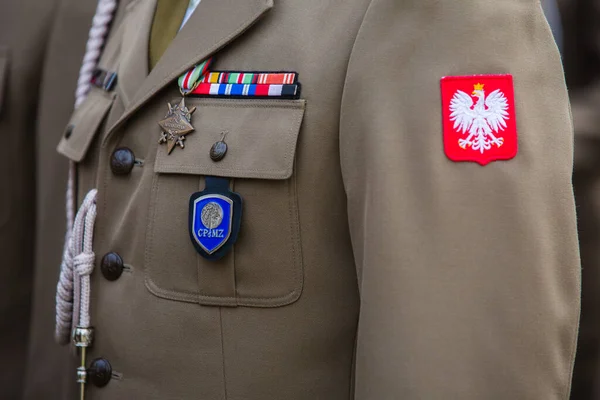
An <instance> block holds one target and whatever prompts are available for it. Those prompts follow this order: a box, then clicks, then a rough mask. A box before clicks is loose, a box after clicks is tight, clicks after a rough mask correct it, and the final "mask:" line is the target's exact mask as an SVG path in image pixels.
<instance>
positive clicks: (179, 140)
mask: <svg viewBox="0 0 600 400" xmlns="http://www.w3.org/2000/svg"><path fill="white" fill-rule="evenodd" d="M167 105H168V106H169V112H168V113H167V115H166V116H165V119H163V120H161V121H158V125H160V127H161V128H162V130H163V131H162V133H161V135H160V139H159V140H158V143H160V144H163V143H167V153H168V154H171V152H172V151H173V149H174V148H175V146H177V145H178V146H179V147H181V148H182V149H183V148H184V147H185V145H184V144H183V141H184V140H185V136H186V135H187V134H189V133H192V132H193V131H194V127H193V126H192V114H193V113H194V111H196V107H192V109H191V110H189V109H188V108H187V107H186V106H185V99H184V98H182V99H181V101H180V102H179V104H176V105H173V104H171V103H167Z"/></svg>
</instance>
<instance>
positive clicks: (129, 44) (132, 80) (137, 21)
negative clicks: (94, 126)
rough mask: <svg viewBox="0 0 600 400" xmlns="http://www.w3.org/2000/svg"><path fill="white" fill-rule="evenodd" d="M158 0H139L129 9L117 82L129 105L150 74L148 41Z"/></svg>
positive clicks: (124, 99)
mask: <svg viewBox="0 0 600 400" xmlns="http://www.w3.org/2000/svg"><path fill="white" fill-rule="evenodd" d="M156 3H157V0H137V1H134V2H133V3H131V4H129V6H128V7H127V10H126V16H125V20H124V24H125V28H124V32H123V41H122V44H121V57H120V58H121V63H120V66H119V85H118V88H119V91H120V92H119V94H120V95H121V97H122V99H123V104H124V105H125V107H126V108H127V107H129V106H130V104H131V101H132V100H133V97H134V96H135V94H136V93H137V92H138V90H139V88H140V86H141V85H142V83H143V82H144V80H145V79H146V78H147V76H148V46H149V43H148V41H149V38H150V28H151V27H152V20H153V18H154V10H155V9H156Z"/></svg>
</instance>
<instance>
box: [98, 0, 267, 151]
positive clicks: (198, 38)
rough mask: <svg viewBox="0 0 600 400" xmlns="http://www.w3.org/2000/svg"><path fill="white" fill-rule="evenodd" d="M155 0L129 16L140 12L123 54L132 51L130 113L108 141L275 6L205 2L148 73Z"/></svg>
mask: <svg viewBox="0 0 600 400" xmlns="http://www.w3.org/2000/svg"><path fill="white" fill-rule="evenodd" d="M156 1H157V0H138V1H137V2H134V3H132V4H131V8H130V12H136V13H139V16H136V18H133V19H135V20H136V22H137V23H139V24H140V25H138V26H132V27H131V28H130V27H127V28H128V29H126V32H125V34H126V35H127V34H129V35H131V37H130V38H127V37H126V38H124V40H123V51H125V52H129V53H128V54H124V59H123V61H122V68H121V71H120V76H119V79H120V82H121V85H122V86H123V92H124V97H126V98H125V99H124V104H125V107H126V109H125V112H124V114H123V115H122V116H121V118H119V119H118V120H117V121H116V122H115V123H114V124H113V126H112V127H110V129H109V130H108V132H107V135H106V136H105V139H104V142H106V140H107V139H108V138H109V137H110V136H111V134H112V133H113V132H114V131H115V130H116V129H118V128H119V127H120V126H121V124H122V123H124V122H125V121H126V120H127V119H129V117H131V115H133V114H134V113H135V112H136V111H137V110H138V109H139V108H140V107H141V106H142V105H143V104H145V103H146V102H147V101H148V100H149V99H151V98H152V96H154V95H155V94H156V93H157V92H159V91H160V90H161V89H163V88H164V87H165V86H166V85H169V84H176V83H175V81H176V79H177V78H178V77H179V76H180V75H181V74H182V73H183V72H185V71H186V70H188V69H189V68H191V67H192V66H193V65H194V64H197V63H198V62H200V61H202V60H204V59H206V58H207V57H209V56H211V55H212V54H214V53H215V52H217V51H218V50H219V49H221V48H223V47H225V46H226V45H227V44H228V43H229V42H231V41H232V40H234V39H235V38H236V37H238V36H239V35H241V34H242V33H243V32H244V31H246V30H247V29H248V28H249V27H250V26H252V25H253V24H254V23H255V22H256V21H257V20H258V19H259V18H260V17H261V16H263V15H264V14H265V13H266V12H267V11H269V10H270V9H271V8H272V7H273V0H244V1H239V0H202V1H201V2H200V4H199V5H198V8H196V11H195V12H194V14H192V16H191V18H190V19H189V21H188V22H187V24H186V25H185V26H184V27H183V29H182V30H181V31H180V32H179V33H178V34H177V36H176V37H175V39H174V40H173V42H172V43H171V44H170V45H169V47H168V48H167V50H166V51H165V53H164V54H163V55H162V57H161V58H160V60H159V62H158V63H157V64H156V66H155V67H154V68H153V69H152V71H151V72H150V74H149V75H147V73H148V72H147V71H148V45H149V43H148V40H149V37H150V28H151V24H152V19H153V13H154V10H155V8H156ZM130 20H131V19H127V20H126V22H127V23H129V21H130ZM130 25H133V24H130ZM129 28H130V29H129ZM146 75H147V76H146Z"/></svg>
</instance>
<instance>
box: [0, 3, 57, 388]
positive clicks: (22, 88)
mask: <svg viewBox="0 0 600 400" xmlns="http://www.w3.org/2000/svg"><path fill="white" fill-rule="evenodd" d="M54 4H55V1H54V0H35V1H34V0H3V1H1V2H0V141H1V143H2V144H1V145H0V363H1V366H0V398H2V399H16V398H19V396H20V392H21V390H22V389H23V387H24V386H25V385H26V383H27V382H26V381H25V380H24V379H23V375H24V371H25V358H26V357H25V356H26V353H27V339H28V335H29V323H30V322H29V317H30V314H29V312H30V306H31V296H32V282H33V260H34V251H33V250H34V236H35V230H34V219H35V199H36V197H35V180H34V175H35V143H36V136H35V129H36V125H35V124H36V110H37V106H38V101H39V97H38V92H39V84H40V78H41V69H42V66H43V61H44V51H45V45H46V43H47V37H48V32H49V30H50V24H51V21H52V17H53V15H54ZM51 279H52V278H51Z"/></svg>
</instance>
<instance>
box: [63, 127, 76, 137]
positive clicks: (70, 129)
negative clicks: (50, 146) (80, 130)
mask: <svg viewBox="0 0 600 400" xmlns="http://www.w3.org/2000/svg"><path fill="white" fill-rule="evenodd" d="M73 129H75V126H73V125H69V126H67V128H66V129H65V139H68V138H70V137H71V135H72V134H73Z"/></svg>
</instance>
